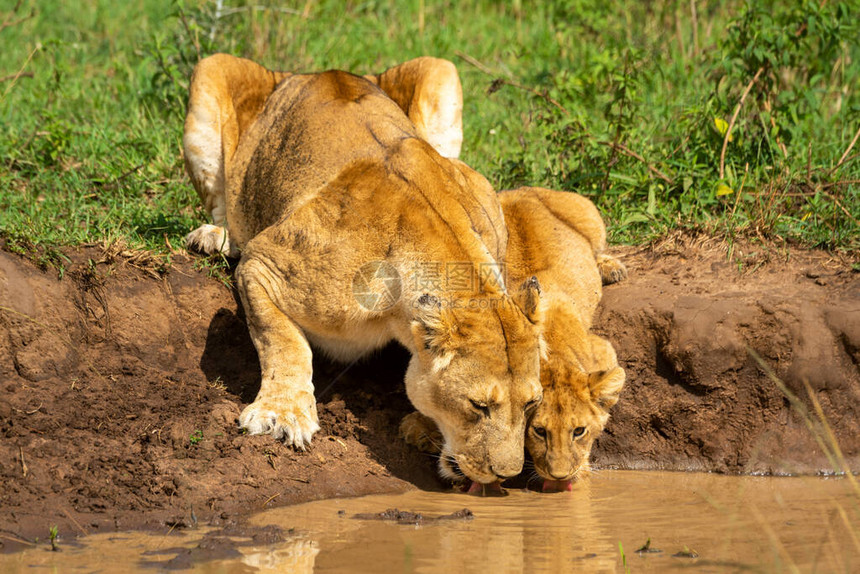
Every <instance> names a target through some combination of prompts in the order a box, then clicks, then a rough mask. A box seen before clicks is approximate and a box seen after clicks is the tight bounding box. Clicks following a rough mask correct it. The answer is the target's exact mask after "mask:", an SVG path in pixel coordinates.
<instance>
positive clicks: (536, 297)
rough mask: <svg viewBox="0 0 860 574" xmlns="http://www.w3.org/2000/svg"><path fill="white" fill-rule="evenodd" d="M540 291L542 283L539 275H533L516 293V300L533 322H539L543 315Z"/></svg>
mask: <svg viewBox="0 0 860 574" xmlns="http://www.w3.org/2000/svg"><path fill="white" fill-rule="evenodd" d="M540 293H541V292H540V283H538V280H537V277H535V276H534V275H532V276H531V278H529V279H527V280H526V281H525V283H523V284H522V285H520V288H519V289H518V290H517V292H516V293H515V294H514V302H515V303H516V304H517V305H518V306H519V308H520V309H522V310H523V313H525V315H526V317H528V320H529V321H531V322H532V323H539V322H540V320H541V318H542V315H543V314H542V313H541V307H540Z"/></svg>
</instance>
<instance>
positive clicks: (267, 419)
mask: <svg viewBox="0 0 860 574" xmlns="http://www.w3.org/2000/svg"><path fill="white" fill-rule="evenodd" d="M239 426H241V427H242V428H244V429H245V430H246V431H247V432H248V434H270V433H271V435H272V436H273V437H274V438H275V439H276V440H283V441H284V443H285V444H287V445H293V446H295V447H296V448H300V449H302V450H304V449H305V448H306V447H308V446H310V444H311V438H312V437H313V435H314V433H316V432H317V431H318V430H320V425H319V419H318V418H317V405H316V400H315V399H314V396H313V393H310V392H307V391H302V392H300V393H297V394H296V395H293V397H292V398H291V399H257V400H256V401H254V402H253V403H251V404H250V405H248V406H247V407H245V410H243V411H242V414H241V415H239Z"/></svg>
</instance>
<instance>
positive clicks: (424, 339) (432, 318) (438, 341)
mask: <svg viewBox="0 0 860 574" xmlns="http://www.w3.org/2000/svg"><path fill="white" fill-rule="evenodd" d="M411 329H412V337H413V338H414V340H415V346H416V347H418V350H419V352H424V351H429V352H431V353H442V352H443V351H445V350H446V349H447V348H448V346H449V344H450V343H451V340H452V338H453V331H454V325H453V324H452V323H451V317H450V314H449V313H445V312H444V310H443V309H442V302H441V301H440V300H439V298H438V297H434V296H433V295H430V294H429V293H425V294H423V295H421V297H419V298H418V299H417V300H416V301H415V314H414V315H413V319H412V325H411Z"/></svg>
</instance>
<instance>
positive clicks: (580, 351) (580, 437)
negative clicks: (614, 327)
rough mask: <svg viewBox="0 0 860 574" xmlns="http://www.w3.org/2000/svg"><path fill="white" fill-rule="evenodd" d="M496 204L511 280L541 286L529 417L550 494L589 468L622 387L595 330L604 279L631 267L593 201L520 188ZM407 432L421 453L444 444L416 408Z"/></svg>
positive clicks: (529, 442)
mask: <svg viewBox="0 0 860 574" xmlns="http://www.w3.org/2000/svg"><path fill="white" fill-rule="evenodd" d="M499 200H500V201H501V204H502V208H503V210H504V214H505V221H506V223H507V227H508V234H509V238H508V251H507V260H506V261H507V270H508V276H509V279H511V280H513V281H514V282H516V281H517V280H520V279H521V278H522V277H528V276H531V275H535V276H536V277H537V279H538V281H539V282H540V284H541V286H542V287H543V288H544V291H543V295H542V298H541V307H542V314H543V319H542V326H543V337H544V341H545V348H544V356H543V358H542V361H541V375H540V376H541V384H542V385H543V390H544V398H543V401H542V402H541V404H540V405H539V406H538V407H537V409H536V410H535V413H534V415H533V416H532V418H531V420H530V422H529V425H528V430H527V433H526V440H525V442H526V448H527V449H528V452H529V454H530V455H531V458H532V460H533V461H534V466H535V471H536V472H537V473H538V475H540V476H541V477H542V478H543V479H544V482H543V489H544V490H559V489H561V490H565V489H570V488H571V480H572V479H573V478H575V477H577V476H579V475H580V473H582V472H583V471H585V470H587V469H588V467H589V456H590V453H591V446H592V444H593V442H594V439H595V438H597V436H599V435H600V433H601V432H602V431H603V428H604V426H605V425H606V421H607V420H608V418H609V409H610V407H612V406H613V405H614V404H615V403H616V402H617V401H618V394H619V392H620V391H621V388H622V387H623V385H624V379H625V375H624V370H623V369H622V368H621V367H619V366H618V361H617V359H616V356H615V351H614V350H613V348H612V346H611V345H610V344H609V342H608V341H606V340H605V339H602V338H600V337H598V336H597V335H594V334H592V333H589V330H590V328H591V321H592V316H593V315H594V311H595V309H596V307H597V304H598V302H599V301H600V295H601V282H602V283H603V284H608V283H614V282H616V281H619V280H621V279H623V278H624V277H626V274H627V272H626V270H625V268H624V266H623V265H622V264H621V262H620V261H618V260H617V259H615V258H612V257H610V256H607V255H604V254H603V253H602V252H603V250H604V249H605V247H606V230H605V227H604V224H603V220H602V219H601V217H600V214H599V213H598V211H597V209H596V208H595V207H594V204H593V203H592V202H591V201H589V200H588V199H587V198H585V197H583V196H581V195H579V194H576V193H571V192H559V191H550V190H548V189H541V188H520V189H517V190H514V191H505V192H502V193H500V194H499ZM401 434H402V435H403V436H404V437H405V438H406V440H407V441H408V442H410V443H412V444H414V445H416V446H417V447H418V448H420V449H422V450H426V451H430V452H434V451H435V450H436V449H437V446H436V443H437V441H438V439H437V438H436V434H435V428H434V426H433V424H432V421H429V420H428V419H426V418H425V417H422V416H421V415H420V414H418V413H415V414H413V415H409V416H407V417H405V418H404V420H403V422H402V424H401ZM473 490H475V489H473Z"/></svg>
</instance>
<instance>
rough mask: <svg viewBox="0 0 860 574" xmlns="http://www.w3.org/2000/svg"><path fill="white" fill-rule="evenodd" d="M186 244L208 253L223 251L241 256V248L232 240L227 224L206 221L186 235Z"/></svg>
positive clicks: (195, 249)
mask: <svg viewBox="0 0 860 574" xmlns="http://www.w3.org/2000/svg"><path fill="white" fill-rule="evenodd" d="M185 245H186V246H187V247H188V248H189V249H193V250H194V251H199V252H200V253H205V254H206V255H212V254H213V253H222V254H223V255H224V256H226V257H239V248H238V247H237V246H236V245H235V243H233V242H231V241H230V232H229V231H227V227H226V226H219V225H212V224H211V223H204V224H203V225H201V226H200V227H198V228H197V229H195V230H194V231H192V232H191V233H189V234H188V235H186V236H185Z"/></svg>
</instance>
